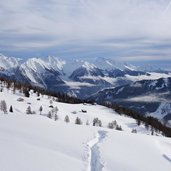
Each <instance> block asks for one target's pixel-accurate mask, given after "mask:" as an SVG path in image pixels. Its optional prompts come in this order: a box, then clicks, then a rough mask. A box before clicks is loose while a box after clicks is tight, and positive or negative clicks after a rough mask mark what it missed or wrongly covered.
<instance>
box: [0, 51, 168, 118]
mask: <svg viewBox="0 0 171 171" xmlns="http://www.w3.org/2000/svg"><path fill="white" fill-rule="evenodd" d="M0 76H1V77H7V78H10V79H13V80H17V81H20V82H23V83H27V84H31V85H34V86H39V87H42V88H45V89H48V91H54V92H61V93H67V94H68V95H71V96H74V97H77V98H80V99H93V100H96V101H97V102H105V101H110V102H117V103H119V104H122V105H124V106H125V107H129V108H131V109H134V110H136V111H138V112H142V113H143V114H148V113H151V114H153V115H154V113H155V111H157V110H158V108H159V107H160V105H161V104H163V103H164V102H166V103H170V100H171V98H170V97H171V96H170V93H169V92H170V90H171V84H170V79H167V78H169V77H171V72H170V71H165V70H162V69H160V70H158V71H155V72H154V71H150V72H149V71H148V70H147V71H146V70H143V69H141V70H140V67H138V66H133V65H131V64H128V63H122V62H116V61H113V60H112V59H107V58H96V59H88V58H87V59H86V60H85V59H84V60H83V59H70V60H62V59H60V58H57V57H51V56H49V57H47V58H29V59H26V60H22V59H19V58H14V57H7V56H4V55H2V54H1V55H0ZM140 101H141V102H140ZM142 101H143V102H142ZM164 106H167V105H164ZM169 114H170V113H165V115H162V118H164V117H165V118H169V117H168V115H169ZM160 118H161V117H160Z"/></svg>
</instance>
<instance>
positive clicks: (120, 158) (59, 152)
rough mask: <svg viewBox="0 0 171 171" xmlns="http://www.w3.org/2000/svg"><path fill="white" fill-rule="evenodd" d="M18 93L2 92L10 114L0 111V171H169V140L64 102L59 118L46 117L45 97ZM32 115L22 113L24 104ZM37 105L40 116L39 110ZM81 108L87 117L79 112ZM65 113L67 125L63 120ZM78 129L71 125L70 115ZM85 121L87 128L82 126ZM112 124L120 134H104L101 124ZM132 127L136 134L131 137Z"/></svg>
mask: <svg viewBox="0 0 171 171" xmlns="http://www.w3.org/2000/svg"><path fill="white" fill-rule="evenodd" d="M21 96H22V95H21V94H20V93H19V92H16V94H13V92H12V91H10V90H9V91H7V90H6V89H4V91H3V92H0V100H5V101H6V103H7V106H8V108H9V106H10V105H12V106H13V109H14V113H9V114H3V113H2V112H0V152H1V153H0V167H1V169H0V170H1V171H21V170H22V171H23V170H24V171H47V170H48V171H68V170H73V171H102V170H103V171H113V170H117V171H122V170H124V171H144V170H146V171H151V170H155V171H170V169H171V139H169V138H164V137H161V136H159V137H157V136H149V135H146V134H150V131H147V130H146V129H145V128H144V126H142V125H141V126H140V127H138V126H137V125H136V121H135V120H133V119H131V118H127V117H124V116H120V115H118V114H116V113H115V112H114V111H113V110H111V109H108V108H105V107H103V106H98V105H89V104H75V105H73V104H64V103H59V102H55V101H53V106H57V107H58V109H59V111H58V116H59V120H57V121H54V120H53V119H49V118H47V117H46V116H45V115H47V113H48V111H50V108H49V105H50V104H49V100H50V99H49V98H48V97H47V96H43V97H42V96H41V97H40V100H37V96H36V94H34V93H32V94H31V97H30V98H26V97H23V96H22V98H23V99H24V101H23V102H19V101H17V99H18V98H19V97H21ZM29 105H30V106H31V109H32V110H34V111H35V112H36V113H37V114H35V115H26V114H25V113H26V112H25V111H26V108H27V107H28V106H29ZM41 105H42V106H43V111H42V115H40V114H39V111H38V110H39V107H40V106H41ZM82 109H84V110H86V111H87V113H83V112H81V110H82ZM66 115H68V116H69V118H70V123H65V122H64V121H63V120H64V118H65V116H66ZM77 116H78V117H80V118H81V120H82V121H83V125H75V124H74V121H75V118H76V117H77ZM97 116H98V118H99V119H101V120H102V124H103V127H102V128H99V127H92V126H91V125H92V120H93V118H94V117H97ZM87 120H89V122H90V125H89V126H87V125H85V122H86V121H87ZM112 120H117V122H118V124H119V125H121V126H122V128H123V130H124V131H116V130H109V129H107V128H106V126H107V123H108V122H109V121H110V122H111V121H112ZM132 128H136V129H137V131H138V133H137V134H132V133H131V130H132Z"/></svg>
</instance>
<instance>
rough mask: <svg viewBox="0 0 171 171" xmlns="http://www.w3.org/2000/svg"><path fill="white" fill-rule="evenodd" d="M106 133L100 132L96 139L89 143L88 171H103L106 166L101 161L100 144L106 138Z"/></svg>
mask: <svg viewBox="0 0 171 171" xmlns="http://www.w3.org/2000/svg"><path fill="white" fill-rule="evenodd" d="M106 134H107V132H106V131H98V133H97V135H96V136H95V138H94V139H92V140H91V141H89V142H88V143H87V146H88V167H87V171H102V169H103V167H104V165H103V163H102V161H101V156H100V152H99V146H98V145H99V143H101V142H102V141H103V139H105V138H106Z"/></svg>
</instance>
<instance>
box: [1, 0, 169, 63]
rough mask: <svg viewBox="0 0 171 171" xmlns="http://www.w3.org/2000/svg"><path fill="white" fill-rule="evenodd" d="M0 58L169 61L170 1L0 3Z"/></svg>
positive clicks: (39, 0) (16, 0)
mask: <svg viewBox="0 0 171 171" xmlns="http://www.w3.org/2000/svg"><path fill="white" fill-rule="evenodd" d="M0 23H1V26H0V52H1V53H3V54H5V55H12V56H18V57H29V56H46V55H55V56H60V57H68V58H71V57H98V56H99V57H111V58H115V59H118V60H124V61H142V60H146V61H148V60H149V61H153V60H155V61H161V60H162V61H168V60H171V2H170V0H1V1H0Z"/></svg>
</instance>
